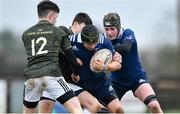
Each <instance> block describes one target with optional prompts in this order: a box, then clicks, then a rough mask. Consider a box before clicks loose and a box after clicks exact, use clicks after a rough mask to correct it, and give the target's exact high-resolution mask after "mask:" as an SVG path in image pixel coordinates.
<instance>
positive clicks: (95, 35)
mask: <svg viewBox="0 0 180 114" xmlns="http://www.w3.org/2000/svg"><path fill="white" fill-rule="evenodd" d="M81 39H82V42H84V43H96V42H98V39H99V31H98V30H97V28H96V27H95V26H94V25H86V26H85V27H84V28H83V29H82V32H81Z"/></svg>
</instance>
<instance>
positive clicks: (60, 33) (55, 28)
mask: <svg viewBox="0 0 180 114" xmlns="http://www.w3.org/2000/svg"><path fill="white" fill-rule="evenodd" d="M53 32H54V34H56V35H58V36H68V35H67V34H66V33H65V32H64V31H63V30H62V29H61V28H59V27H56V26H53Z"/></svg>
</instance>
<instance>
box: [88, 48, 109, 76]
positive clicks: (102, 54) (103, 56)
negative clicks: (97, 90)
mask: <svg viewBox="0 0 180 114" xmlns="http://www.w3.org/2000/svg"><path fill="white" fill-rule="evenodd" d="M94 60H100V61H103V62H104V65H108V64H109V63H111V61H112V53H111V51H110V50H109V49H101V50H99V51H97V52H96V53H95V54H94V55H93V56H92V58H91V61H90V69H91V71H93V72H95V73H98V72H102V70H98V69H95V68H93V61H94Z"/></svg>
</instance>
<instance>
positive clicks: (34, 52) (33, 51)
mask: <svg viewBox="0 0 180 114" xmlns="http://www.w3.org/2000/svg"><path fill="white" fill-rule="evenodd" d="M40 41H42V45H41V47H40V48H39V50H38V52H37V53H36V51H35V48H34V47H35V44H39V42H40ZM46 43H47V40H46V38H44V37H39V38H38V39H37V40H36V41H35V39H33V40H31V48H32V56H34V55H39V54H45V53H48V50H43V49H44V46H45V45H46Z"/></svg>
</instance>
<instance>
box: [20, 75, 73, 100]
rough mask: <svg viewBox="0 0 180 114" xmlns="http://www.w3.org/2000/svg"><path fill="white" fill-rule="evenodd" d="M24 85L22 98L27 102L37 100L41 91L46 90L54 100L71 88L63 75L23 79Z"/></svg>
mask: <svg viewBox="0 0 180 114" xmlns="http://www.w3.org/2000/svg"><path fill="white" fill-rule="evenodd" d="M24 85H25V86H24V100H25V101H29V102H37V101H39V100H40V98H41V96H42V93H43V92H47V93H48V94H49V95H50V96H51V99H53V100H56V99H57V98H59V97H60V96H62V95H63V94H65V93H66V92H68V91H71V90H72V89H71V88H70V87H69V85H68V84H67V83H66V81H65V80H64V78H63V77H50V76H45V77H41V78H33V79H29V80H27V81H25V83H24Z"/></svg>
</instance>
